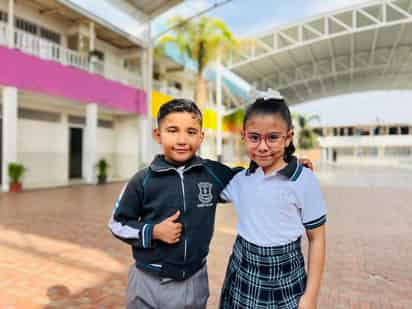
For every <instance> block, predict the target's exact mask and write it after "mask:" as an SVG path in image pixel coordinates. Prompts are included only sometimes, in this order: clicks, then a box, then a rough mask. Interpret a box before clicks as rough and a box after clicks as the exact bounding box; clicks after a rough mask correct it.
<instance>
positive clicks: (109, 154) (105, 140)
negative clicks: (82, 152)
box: [96, 127, 116, 180]
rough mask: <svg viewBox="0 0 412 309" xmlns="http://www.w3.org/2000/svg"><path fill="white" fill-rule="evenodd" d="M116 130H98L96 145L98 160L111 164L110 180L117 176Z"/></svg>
mask: <svg viewBox="0 0 412 309" xmlns="http://www.w3.org/2000/svg"><path fill="white" fill-rule="evenodd" d="M115 137H116V134H115V130H114V129H108V128H99V127H98V128H97V143H96V146H97V147H96V148H97V149H96V151H97V155H96V160H97V161H99V160H100V159H106V161H107V162H108V163H109V169H108V173H107V174H108V178H109V180H110V178H113V175H114V174H115V170H114V167H115V157H116V155H115V145H116V141H115Z"/></svg>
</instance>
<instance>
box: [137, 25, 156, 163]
mask: <svg viewBox="0 0 412 309" xmlns="http://www.w3.org/2000/svg"><path fill="white" fill-rule="evenodd" d="M149 37H150V27H149ZM141 71H142V80H143V90H144V91H145V93H146V106H147V114H146V115H142V116H140V117H139V129H138V130H139V134H138V136H139V141H138V147H139V148H140V149H139V150H138V153H139V163H140V164H148V163H150V162H151V160H152V158H153V152H154V145H153V138H152V131H153V127H154V125H153V124H154V123H153V119H152V117H151V113H152V79H153V46H152V43H151V42H150V43H149V46H148V47H147V48H146V49H145V50H144V51H143V53H142V57H141ZM140 164H139V165H140Z"/></svg>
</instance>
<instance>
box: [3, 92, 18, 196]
mask: <svg viewBox="0 0 412 309" xmlns="http://www.w3.org/2000/svg"><path fill="white" fill-rule="evenodd" d="M2 95H3V98H2V102H3V145H2V146H3V147H2V149H3V160H2V165H3V166H2V181H1V182H2V190H3V191H8V190H9V177H8V165H9V163H10V162H16V161H17V89H16V88H14V87H5V88H3V94H2Z"/></svg>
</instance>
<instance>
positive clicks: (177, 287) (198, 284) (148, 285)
mask: <svg viewBox="0 0 412 309" xmlns="http://www.w3.org/2000/svg"><path fill="white" fill-rule="evenodd" d="M208 298H209V279H208V275H207V267H206V265H205V266H203V267H202V268H201V269H200V270H199V271H198V272H197V273H195V274H194V275H193V276H192V277H190V278H188V279H186V280H184V281H174V280H172V279H167V278H160V277H157V276H154V275H152V274H150V273H147V272H144V271H142V270H140V269H138V268H136V266H135V265H134V264H133V265H132V266H131V267H130V270H129V282H128V285H127V294H126V308H127V309H205V308H206V304H207V299H208Z"/></svg>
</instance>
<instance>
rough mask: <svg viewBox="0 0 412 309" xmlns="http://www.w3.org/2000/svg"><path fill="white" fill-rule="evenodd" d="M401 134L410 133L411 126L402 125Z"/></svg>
mask: <svg viewBox="0 0 412 309" xmlns="http://www.w3.org/2000/svg"><path fill="white" fill-rule="evenodd" d="M401 135H409V127H401Z"/></svg>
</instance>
